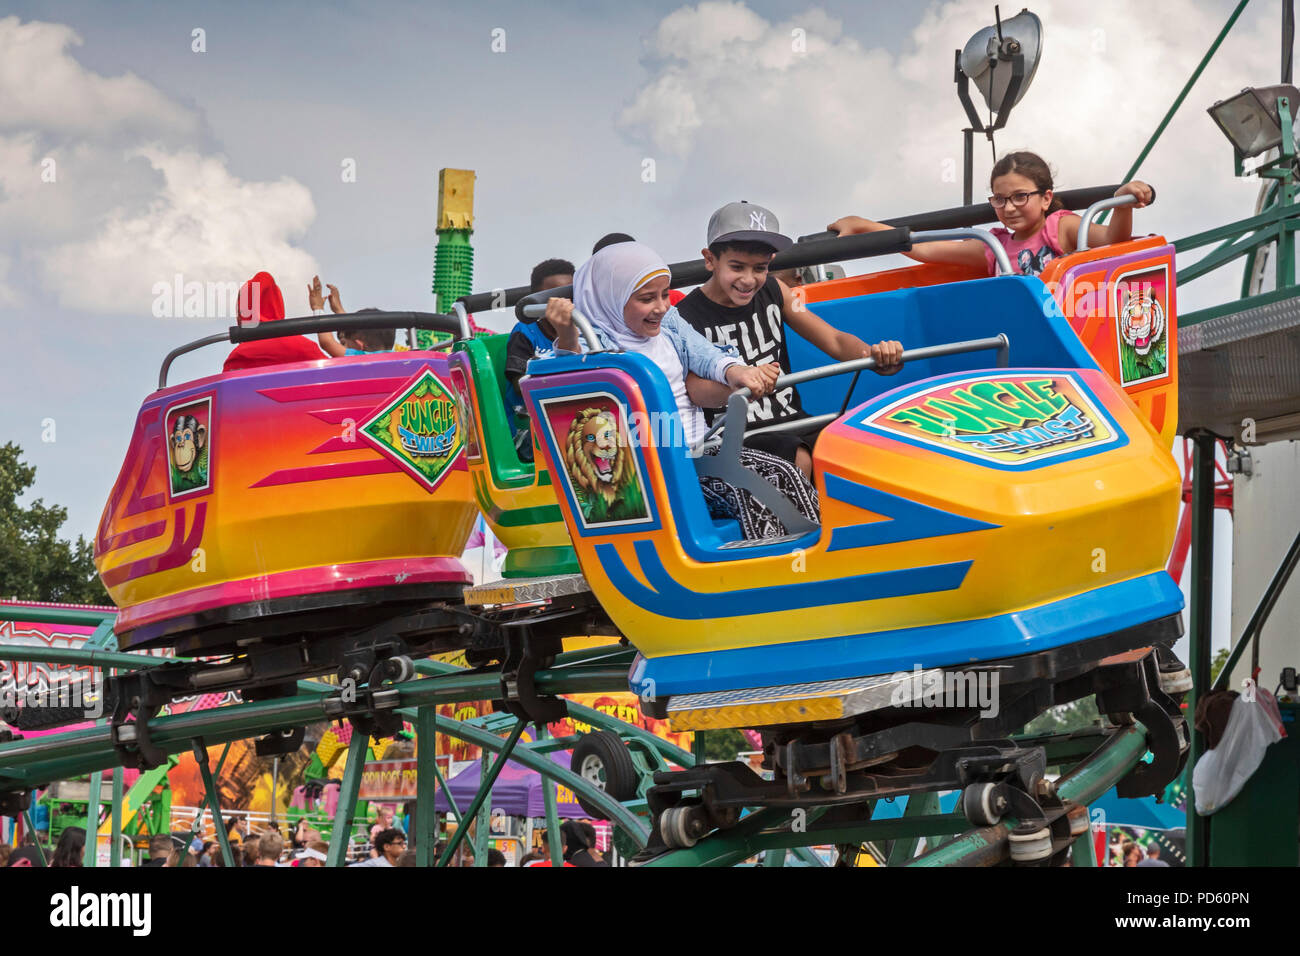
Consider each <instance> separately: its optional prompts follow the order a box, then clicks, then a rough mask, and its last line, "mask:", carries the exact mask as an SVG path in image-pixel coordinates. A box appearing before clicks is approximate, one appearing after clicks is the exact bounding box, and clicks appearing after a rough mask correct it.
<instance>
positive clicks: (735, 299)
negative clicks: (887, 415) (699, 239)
mask: <svg viewBox="0 0 1300 956" xmlns="http://www.w3.org/2000/svg"><path fill="white" fill-rule="evenodd" d="M780 229H781V226H780V223H778V222H777V219H776V216H775V215H773V214H772V212H771V211H770V210H767V209H764V208H763V207H762V206H758V205H755V204H754V203H750V202H745V201H743V200H742V201H741V202H733V203H728V204H727V205H725V206H723V207H722V208H721V209H719V210H718V211H717V212H715V213H714V214H713V216H712V217H711V218H710V219H709V228H708V233H707V242H708V247H707V248H706V249H704V250H702V251H703V255H704V264H705V267H706V268H708V270H709V272H710V276H709V279H708V281H707V282H705V283H704V285H702V286H700V287H699V288H698V289H696V290H695V291H694V292H692V293H691V294H690V295H688V296H687V297H686V298H685V299H683V300H682V301H681V302H679V303H678V304H677V311H678V312H680V313H681V316H682V318H684V319H686V321H687V322H689V323H690V324H691V325H692V326H694V328H695V329H696V331H698V332H699V333H700V334H701V335H703V336H704V337H705V338H707V339H708V340H709V341H710V342H713V343H714V344H717V345H724V346H725V345H734V346H736V348H737V349H739V350H740V358H741V360H742V361H743V362H745V364H747V365H763V364H766V363H769V362H778V363H780V366H781V372H782V374H789V372H790V357H789V355H788V352H787V349H786V343H785V325H786V324H787V323H788V324H789V325H790V327H791V328H792V329H794V330H795V331H796V332H798V333H799V335H801V336H803V338H805V339H807V340H808V341H809V342H811V343H812V344H813V345H815V346H817V347H818V348H819V349H821V350H822V351H823V352H825V353H826V354H827V355H829V356H830V357H831V358H833V359H835V360H837V361H841V362H846V361H849V360H851V359H857V358H864V357H866V356H868V355H869V356H871V357H873V358H875V360H876V362H877V363H878V364H877V366H876V368H875V371H876V372H878V373H879V374H881V375H893V374H894V373H895V372H897V371H898V370H899V369H901V368H902V365H901V364H900V362H899V358H900V356H901V355H902V353H903V347H902V345H900V344H899V343H898V342H893V341H889V342H880V343H878V344H877V345H870V346H869V345H867V344H866V343H865V342H863V341H862V340H861V339H860V338H858V337H857V336H856V335H851V334H849V333H848V332H841V331H839V330H838V329H835V328H833V327H832V326H830V325H828V324H827V323H826V322H825V321H823V320H822V319H820V318H818V317H817V316H816V315H814V314H813V313H812V312H809V311H808V309H807V307H806V306H804V304H803V299H802V296H800V297H798V298H797V299H796V297H795V296H794V295H792V294H791V292H790V289H789V287H788V286H787V285H786V284H785V283H784V282H782V281H781V280H780V279H778V278H776V276H774V275H769V273H768V265H769V264H770V263H771V261H772V257H773V256H775V255H776V254H777V253H778V252H781V251H783V250H785V249H789V248H790V246H791V245H793V243H792V242H791V240H790V238H789V237H788V236H785V235H782V234H781V231H780ZM806 417H807V416H806V415H805V414H804V411H803V406H802V405H801V404H800V402H799V393H798V392H797V391H796V390H795V388H794V386H788V387H786V388H783V389H778V390H777V391H776V393H775V394H773V395H769V396H765V397H764V398H762V399H759V400H758V401H754V402H750V403H749V425H750V427H762V426H764V425H774V424H777V423H780V422H786V421H793V420H797V419H800V418H806ZM711 419H712V416H710V420H711ZM814 441H816V434H815V432H807V431H806V432H802V433H801V432H797V431H796V432H778V433H776V434H770V435H756V436H754V438H753V439H751V440H748V441H746V444H747V445H749V446H750V447H751V448H757V449H759V450H761V451H767V452H771V453H772V454H775V455H779V456H781V457H782V458H785V459H786V460H787V461H792V462H794V463H795V464H796V465H798V466H799V468H800V469H801V470H802V471H803V473H804V474H805V475H808V476H810V477H811V475H812V453H811V446H812V443H813V442H814Z"/></svg>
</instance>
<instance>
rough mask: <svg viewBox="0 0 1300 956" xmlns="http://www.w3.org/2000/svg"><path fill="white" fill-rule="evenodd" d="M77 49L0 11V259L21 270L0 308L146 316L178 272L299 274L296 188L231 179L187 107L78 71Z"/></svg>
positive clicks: (199, 277) (300, 277) (1, 292)
mask: <svg viewBox="0 0 1300 956" xmlns="http://www.w3.org/2000/svg"><path fill="white" fill-rule="evenodd" d="M80 44H81V39H80V37H78V36H77V35H76V33H74V32H73V31H72V30H71V29H70V28H69V27H67V26H64V25H62V24H55V23H40V22H32V23H21V22H19V20H18V18H16V17H7V18H4V19H0V265H5V264H7V263H10V262H12V263H14V264H16V265H17V266H18V268H8V269H7V270H6V272H7V276H8V278H7V277H6V272H0V304H10V305H12V304H18V303H20V302H22V301H23V300H24V299H37V298H48V297H53V299H54V300H55V301H56V302H58V303H59V304H61V305H64V306H67V307H69V308H73V309H78V310H84V311H88V312H106V313H114V314H136V315H145V314H148V313H149V311H150V307H151V303H152V300H153V293H152V289H153V286H154V284H155V283H157V282H159V281H166V282H170V281H172V279H173V276H174V275H175V274H176V273H180V274H182V275H183V276H184V277H185V280H186V281H199V282H223V283H224V282H230V281H242V280H244V279H247V278H249V277H250V276H251V275H253V273H255V272H257V271H258V270H260V269H266V270H268V271H270V272H272V273H273V274H274V275H275V276H276V277H277V279H278V280H279V281H280V282H281V284H282V285H283V286H286V287H290V285H291V284H301V283H304V282H305V281H306V279H307V278H309V277H310V275H311V274H312V272H313V271H315V270H316V264H315V262H314V260H313V259H312V257H311V256H310V255H308V254H307V253H306V252H305V251H303V250H302V249H300V248H298V247H296V246H295V245H294V243H293V240H294V239H295V238H297V237H298V236H300V235H301V234H302V233H303V232H304V230H305V229H306V228H307V227H308V226H309V225H310V224H311V222H312V220H313V219H314V217H315V208H314V206H313V204H312V200H311V195H310V193H309V192H308V190H307V189H306V187H304V186H303V185H301V184H300V183H298V182H296V181H294V180H292V179H287V178H284V179H280V180H277V181H274V182H252V181H246V180H242V179H240V178H238V177H237V176H234V175H233V174H232V173H231V172H230V171H229V169H228V168H227V162H226V159H225V157H224V156H220V155H206V154H205V151H204V148H203V147H204V142H205V138H206V134H205V130H204V124H203V122H202V120H201V117H200V116H199V115H198V114H197V113H196V112H195V111H193V110H191V109H189V108H187V107H185V106H183V105H181V104H180V103H177V102H176V101H175V100H174V99H172V98H170V97H168V96H167V95H166V94H164V93H163V92H161V91H160V90H158V89H157V88H156V87H154V86H152V85H151V84H150V83H148V82H147V81H145V80H143V79H141V78H139V77H137V76H135V75H133V74H129V73H128V74H125V75H123V76H117V77H105V76H101V75H99V74H96V73H94V72H92V71H90V70H87V69H86V68H85V67H83V66H82V65H81V64H80V63H78V62H77V61H76V60H75V59H74V58H73V56H72V54H71V52H70V50H71V48H73V47H75V46H78V45H80ZM15 276H21V277H22V280H21V282H20V281H19V279H16V278H14V277H15Z"/></svg>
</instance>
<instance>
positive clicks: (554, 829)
mask: <svg viewBox="0 0 1300 956" xmlns="http://www.w3.org/2000/svg"><path fill="white" fill-rule="evenodd" d="M547 733H548V731H547V730H546V728H545V727H542V728H540V730H539V734H540V736H539V737H538V739H539V740H540V739H541V738H542V737H545V736H546V734H547ZM542 806H543V807H544V808H545V809H546V849H547V851H548V852H549V853H550V855H551V866H563V865H564V834H562V833H561V832H560V808H559V804H558V803H557V802H556V799H555V781H554V780H551V779H550V778H549V777H543V778H542Z"/></svg>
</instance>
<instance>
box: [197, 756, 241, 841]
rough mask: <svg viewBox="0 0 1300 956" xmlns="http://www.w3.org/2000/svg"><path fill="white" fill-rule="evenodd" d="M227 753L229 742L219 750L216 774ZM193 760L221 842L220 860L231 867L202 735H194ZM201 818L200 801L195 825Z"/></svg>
mask: <svg viewBox="0 0 1300 956" xmlns="http://www.w3.org/2000/svg"><path fill="white" fill-rule="evenodd" d="M228 753H230V744H229V743H227V744H226V746H225V748H224V749H223V750H222V751H221V758H220V759H219V760H218V761H217V774H220V773H221V768H222V767H223V766H224V765H225V763H226V754H228ZM194 762H195V763H197V764H198V765H199V773H200V774H201V775H202V777H203V792H204V800H205V801H206V802H207V805H208V809H209V810H211V811H212V826H213V828H214V829H215V830H216V833H217V842H218V843H219V844H221V860H222V862H223V863H225V865H226V866H229V867H233V866H234V865H235V854H234V851H233V850H231V848H230V835H229V834H228V833H226V821H225V820H224V819H222V816H221V794H220V791H218V790H217V785H216V783H215V781H214V780H213V773H212V770H211V769H210V768H209V767H208V748H207V747H206V746H205V745H204V743H203V738H202V737H196V738H195V740H194ZM202 818H203V803H202V802H200V804H199V815H198V816H197V817H195V818H194V822H195V825H196V826H197V825H198V821H199V820H201V819H202Z"/></svg>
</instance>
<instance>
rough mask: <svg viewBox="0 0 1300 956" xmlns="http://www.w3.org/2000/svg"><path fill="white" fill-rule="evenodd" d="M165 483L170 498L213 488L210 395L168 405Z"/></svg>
mask: <svg viewBox="0 0 1300 956" xmlns="http://www.w3.org/2000/svg"><path fill="white" fill-rule="evenodd" d="M165 421H166V427H167V479H168V483H167V487H168V489H169V490H170V491H171V496H172V497H173V498H179V497H181V496H182V495H192V494H197V493H198V492H201V491H208V490H210V489H211V488H212V457H211V456H212V451H211V449H212V399H211V397H208V398H203V399H200V400H198V401H196V402H188V403H187V404H185V405H176V406H173V407H172V408H169V409H167V416H166V419H165Z"/></svg>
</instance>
